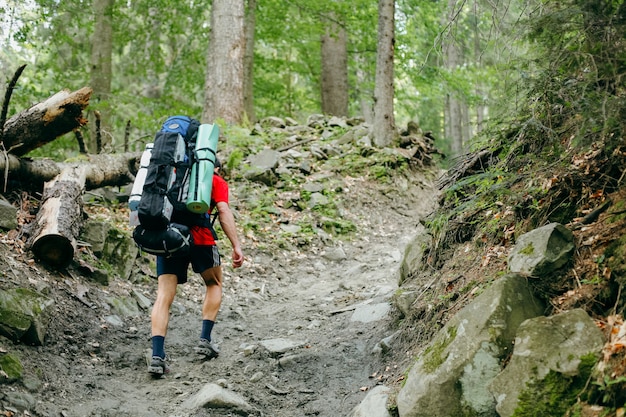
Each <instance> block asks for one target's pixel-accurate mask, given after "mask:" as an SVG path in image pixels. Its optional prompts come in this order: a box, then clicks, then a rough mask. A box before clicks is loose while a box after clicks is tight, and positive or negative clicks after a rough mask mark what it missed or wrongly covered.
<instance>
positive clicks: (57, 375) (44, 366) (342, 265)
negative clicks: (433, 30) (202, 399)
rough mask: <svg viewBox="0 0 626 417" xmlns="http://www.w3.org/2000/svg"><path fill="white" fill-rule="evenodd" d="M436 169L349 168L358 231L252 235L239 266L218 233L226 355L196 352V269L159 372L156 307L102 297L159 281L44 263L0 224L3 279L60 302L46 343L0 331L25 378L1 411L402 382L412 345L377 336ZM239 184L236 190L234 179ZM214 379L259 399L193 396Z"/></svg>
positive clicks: (5, 397)
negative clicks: (315, 236) (376, 171)
mask: <svg viewBox="0 0 626 417" xmlns="http://www.w3.org/2000/svg"><path fill="white" fill-rule="evenodd" d="M435 176H436V175H435V174H427V175H424V174H421V173H417V172H414V173H413V174H411V176H406V175H403V176H400V177H398V178H394V179H392V180H391V181H390V182H387V183H385V184H381V183H380V182H370V181H367V180H366V179H363V178H360V179H356V178H341V179H340V180H341V181H343V182H344V193H343V194H342V203H341V204H342V206H343V207H344V210H346V211H345V212H346V215H347V216H349V217H350V218H351V219H353V221H354V222H355V223H356V226H357V231H356V232H355V233H354V234H352V235H351V236H350V237H349V238H344V239H338V238H332V237H328V236H327V237H326V238H325V239H320V240H319V242H318V243H316V244H309V245H303V246H298V245H287V246H286V247H284V246H283V247H281V246H280V245H278V244H277V243H276V242H272V241H268V242H258V241H256V240H255V239H254V238H253V237H251V236H247V235H244V236H241V237H242V240H243V248H244V253H245V255H246V262H245V264H244V266H243V267H242V268H240V269H236V270H233V269H232V268H231V267H230V266H229V265H228V264H229V260H230V247H229V245H228V243H227V242H225V241H222V242H221V253H222V256H223V259H224V261H225V262H224V263H225V268H224V272H225V282H224V299H223V303H222V307H221V310H220V313H219V316H218V320H217V324H216V326H215V328H214V331H213V338H214V340H215V341H216V342H217V343H218V344H219V347H220V356H219V357H218V358H216V359H213V360H210V361H203V360H201V357H199V356H198V355H197V354H196V353H195V352H194V350H193V348H194V347H195V345H196V343H197V341H198V337H199V332H200V325H201V324H200V323H201V318H200V307H201V300H202V297H203V294H204V287H203V285H202V283H201V279H200V277H199V276H198V275H197V274H194V275H192V276H190V281H189V283H187V284H186V285H184V286H179V290H178V293H177V297H176V300H175V302H174V305H173V308H172V311H171V319H170V324H169V333H168V335H167V338H166V352H167V354H168V355H169V357H170V358H171V362H170V366H171V372H170V373H169V374H167V375H166V376H164V377H163V378H160V379H154V378H153V377H151V376H150V375H149V374H148V373H147V368H146V354H147V353H148V352H149V349H150V346H151V344H150V311H149V308H144V309H143V310H142V311H141V312H140V314H138V315H134V316H132V315H131V316H128V317H122V318H121V320H114V319H112V318H111V317H112V316H113V312H112V311H111V307H110V304H109V303H108V302H107V299H108V298H109V297H111V296H117V297H124V296H128V295H130V294H132V293H133V292H136V293H138V294H140V296H141V295H142V296H144V297H146V298H147V299H148V300H150V301H153V300H154V296H155V293H156V281H155V280H153V279H146V280H141V281H140V282H137V283H134V284H131V283H130V282H128V281H123V280H120V279H116V280H113V281H112V282H111V283H110V284H109V285H108V286H102V285H99V284H97V283H94V282H92V281H89V280H88V279H86V278H85V277H82V276H80V275H79V274H77V273H71V271H53V270H49V269H47V268H45V267H44V266H42V265H40V264H38V263H36V262H35V261H33V260H32V259H31V258H29V254H28V253H21V251H19V250H15V241H14V240H12V239H11V236H10V235H9V234H3V235H2V236H1V237H2V239H0V240H1V241H2V243H0V268H1V269H2V274H1V275H0V286H1V287H2V288H12V287H32V288H35V289H37V290H39V291H41V292H43V293H45V294H47V295H48V296H49V297H50V298H52V299H54V301H55V305H54V307H53V309H54V316H53V320H52V323H51V325H50V328H49V330H48V334H47V338H46V344H45V345H44V346H39V347H30V346H24V345H20V344H14V343H12V342H10V341H9V340H8V339H5V338H2V337H0V354H4V353H13V354H16V355H17V356H18V357H19V358H20V360H21V361H22V363H23V365H24V380H23V381H22V382H20V383H13V384H4V385H0V390H1V391H3V392H0V415H3V416H22V415H24V416H26V415H28V416H67V417H74V416H76V417H79V416H81V417H82V416H120V415H124V416H214V417H220V416H231V415H240V414H244V415H254V416H257V415H258V416H272V417H298V416H327V417H334V416H347V415H349V414H350V412H351V410H352V409H353V408H354V407H355V406H356V405H357V404H359V403H360V402H361V401H362V400H363V398H364V397H365V395H366V394H367V391H368V390H369V389H371V388H372V387H374V386H375V385H377V384H381V383H385V384H386V385H393V384H395V383H397V382H398V381H399V380H400V379H401V378H402V374H403V373H404V372H405V370H406V363H403V362H405V361H404V360H405V359H407V358H406V357H403V356H402V355H396V357H393V356H391V355H385V354H384V353H382V352H381V350H380V349H379V348H378V347H379V343H380V341H381V340H382V339H384V338H387V337H389V336H391V335H393V334H394V333H395V332H396V331H397V329H398V326H397V324H398V323H397V318H394V317H395V316H396V315H394V314H388V312H390V308H391V304H390V297H391V296H392V295H393V294H394V292H395V291H396V290H397V287H398V269H399V266H400V262H401V260H402V257H403V251H404V247H405V245H406V244H407V243H408V241H409V240H410V239H411V238H412V237H414V235H415V234H416V233H417V232H418V230H419V228H420V227H421V226H420V225H419V219H420V218H421V217H424V216H425V215H426V214H428V213H429V212H430V211H431V210H432V209H433V208H434V205H435V201H436V192H435V191H434V189H433V186H432V182H433V181H434V179H435ZM231 191H232V194H233V195H234V196H235V197H234V199H235V200H236V199H237V195H238V189H237V184H231ZM236 214H238V215H239V216H240V215H242V210H240V211H239V212H238V213H237V212H236ZM274 226H276V225H272V227H274ZM296 240H297V237H296ZM144 256H146V255H144ZM152 273H154V271H152ZM377 346H378V347H377ZM211 383H213V384H217V385H218V386H221V387H223V388H225V389H226V390H227V391H228V392H231V393H234V394H236V395H238V396H240V397H241V398H242V399H243V400H244V401H245V402H246V403H247V405H248V406H249V407H250V408H249V409H248V410H247V411H242V410H241V409H233V408H232V407H230V408H228V407H227V408H221V409H220V408H211V409H209V408H199V409H193V410H190V409H186V408H185V407H184V404H185V400H187V399H189V398H190V397H192V396H193V395H194V394H196V393H197V392H198V391H200V390H201V389H202V388H203V387H204V386H206V385H207V384H211Z"/></svg>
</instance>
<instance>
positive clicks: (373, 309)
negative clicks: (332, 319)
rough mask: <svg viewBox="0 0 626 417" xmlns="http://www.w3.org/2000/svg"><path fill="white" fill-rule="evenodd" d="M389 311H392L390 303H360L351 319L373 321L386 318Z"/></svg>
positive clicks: (362, 321) (363, 321) (364, 321)
mask: <svg viewBox="0 0 626 417" xmlns="http://www.w3.org/2000/svg"><path fill="white" fill-rule="evenodd" d="M389 311H391V305H390V304H389V303H378V304H366V305H360V306H358V307H357V308H356V309H355V310H354V312H353V313H352V317H350V321H358V322H361V323H373V322H375V321H380V320H383V319H384V318H386V317H387V316H388V315H389Z"/></svg>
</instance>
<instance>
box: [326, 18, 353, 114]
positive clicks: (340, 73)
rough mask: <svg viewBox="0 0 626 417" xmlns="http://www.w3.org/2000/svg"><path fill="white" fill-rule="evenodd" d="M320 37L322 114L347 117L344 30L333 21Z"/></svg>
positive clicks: (346, 49) (346, 56) (346, 51)
mask: <svg viewBox="0 0 626 417" xmlns="http://www.w3.org/2000/svg"><path fill="white" fill-rule="evenodd" d="M335 17H336V15H333V16H332V18H331V19H327V21H326V22H325V24H326V30H325V33H324V34H323V35H322V48H321V53H322V88H321V90H322V113H324V114H329V115H332V116H340V117H347V116H348V48H347V36H346V30H345V28H344V27H343V26H341V24H340V23H338V22H337V20H336V19H335Z"/></svg>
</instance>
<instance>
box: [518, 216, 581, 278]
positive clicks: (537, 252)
mask: <svg viewBox="0 0 626 417" xmlns="http://www.w3.org/2000/svg"><path fill="white" fill-rule="evenodd" d="M574 249H575V246H574V238H573V235H572V232H571V231H570V230H569V229H567V228H566V227H565V226H563V225H561V224H558V223H550V224H548V225H546V226H543V227H540V228H538V229H535V230H532V231H530V232H528V233H526V234H523V235H522V236H520V237H519V238H518V239H517V242H516V243H515V247H514V248H513V250H512V251H511V254H510V255H509V269H510V270H511V272H515V273H521V274H526V275H530V276H533V277H541V276H545V275H547V274H549V273H550V272H552V271H554V270H556V269H559V268H560V267H562V266H564V265H565V264H566V263H567V262H568V261H569V260H570V257H571V255H572V253H573V252H574Z"/></svg>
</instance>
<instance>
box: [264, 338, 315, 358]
mask: <svg viewBox="0 0 626 417" xmlns="http://www.w3.org/2000/svg"><path fill="white" fill-rule="evenodd" d="M259 344H260V345H261V346H263V348H265V349H266V350H267V351H268V352H269V353H270V355H271V356H272V357H278V356H280V355H283V354H285V353H287V352H289V351H292V350H294V349H298V348H300V347H302V346H304V345H305V342H302V341H296V340H289V339H283V338H277V339H268V340H263V341H261V342H260V343H259Z"/></svg>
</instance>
